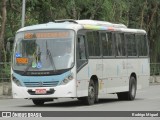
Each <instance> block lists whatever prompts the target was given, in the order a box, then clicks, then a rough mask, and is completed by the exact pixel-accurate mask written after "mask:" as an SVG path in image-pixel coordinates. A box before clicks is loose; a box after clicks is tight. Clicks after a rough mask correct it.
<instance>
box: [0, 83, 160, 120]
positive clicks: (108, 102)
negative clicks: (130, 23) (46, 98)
mask: <svg viewBox="0 0 160 120" xmlns="http://www.w3.org/2000/svg"><path fill="white" fill-rule="evenodd" d="M15 110H16V111H160V85H151V86H149V87H148V88H145V89H143V90H138V91H137V96H136V99H135V100H134V101H119V100H118V99H117V96H116V95H109V96H108V97H106V98H104V99H100V101H99V103H98V104H95V105H92V106H85V105H83V104H82V103H81V102H80V101H78V100H77V99H57V100H55V101H54V102H48V103H46V104H45V105H44V106H41V107H38V106H35V105H33V103H32V101H31V100H24V99H1V100H0V111H15ZM62 116H63V115H62ZM79 119H80V118H79ZM82 119H83V118H82ZM125 119H126V118H125ZM125 119H123V120H125ZM132 119H133V120H134V118H132ZM152 119H153V120H154V119H155V120H158V118H150V119H149V120H152ZM56 120H57V119H56ZM93 120H94V119H93Z"/></svg>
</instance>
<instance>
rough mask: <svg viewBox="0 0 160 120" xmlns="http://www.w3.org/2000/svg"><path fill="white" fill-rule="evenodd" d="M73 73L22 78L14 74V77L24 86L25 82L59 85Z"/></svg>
mask: <svg viewBox="0 0 160 120" xmlns="http://www.w3.org/2000/svg"><path fill="white" fill-rule="evenodd" d="M70 73H71V72H70V71H68V72H65V73H63V74H61V75H52V76H21V75H19V74H17V73H14V72H13V76H14V77H15V78H16V79H18V80H19V81H20V82H21V84H22V86H25V85H24V82H46V81H47V82H54V81H58V84H60V83H61V82H62V80H64V79H65V78H66V77H67V76H68V75H69V74H70Z"/></svg>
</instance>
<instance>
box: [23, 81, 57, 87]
mask: <svg viewBox="0 0 160 120" xmlns="http://www.w3.org/2000/svg"><path fill="white" fill-rule="evenodd" d="M58 82H59V81H50V82H24V85H25V86H26V87H54V86H57V84H58Z"/></svg>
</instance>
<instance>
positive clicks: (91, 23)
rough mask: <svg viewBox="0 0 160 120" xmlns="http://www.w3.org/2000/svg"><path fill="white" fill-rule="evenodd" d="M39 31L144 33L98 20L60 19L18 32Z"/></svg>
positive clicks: (140, 30)
mask: <svg viewBox="0 0 160 120" xmlns="http://www.w3.org/2000/svg"><path fill="white" fill-rule="evenodd" d="M41 29H43V30H44V29H74V30H76V31H77V30H79V29H86V30H108V31H120V32H133V33H146V31H145V30H142V29H131V28H127V26H125V25H124V24H114V23H111V22H106V21H98V20H72V19H62V20H55V21H54V22H49V23H45V24H37V25H32V26H27V27H24V28H21V29H20V30H18V32H20V31H28V30H41Z"/></svg>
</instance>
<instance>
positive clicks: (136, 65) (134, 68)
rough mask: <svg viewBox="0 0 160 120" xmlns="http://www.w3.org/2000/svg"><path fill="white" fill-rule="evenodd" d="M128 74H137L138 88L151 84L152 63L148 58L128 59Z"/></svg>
mask: <svg viewBox="0 0 160 120" xmlns="http://www.w3.org/2000/svg"><path fill="white" fill-rule="evenodd" d="M127 64H128V66H127V67H128V75H131V74H132V73H135V74H136V77H137V78H136V79H137V89H141V88H144V87H147V86H149V78H150V64H149V59H148V58H139V59H128V62H127Z"/></svg>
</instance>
